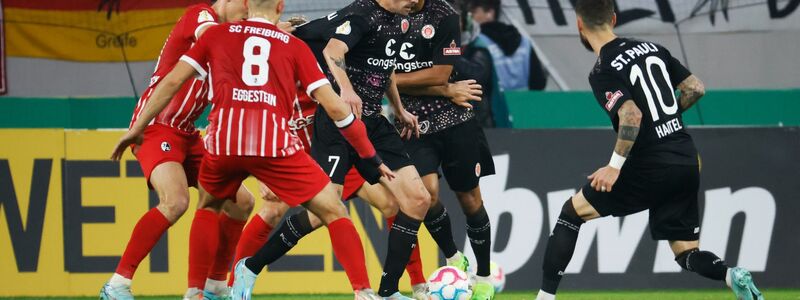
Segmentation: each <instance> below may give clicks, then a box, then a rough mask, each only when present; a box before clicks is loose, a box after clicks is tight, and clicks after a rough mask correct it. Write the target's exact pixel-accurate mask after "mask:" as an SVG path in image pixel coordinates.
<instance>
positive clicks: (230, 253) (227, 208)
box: [203, 185, 255, 298]
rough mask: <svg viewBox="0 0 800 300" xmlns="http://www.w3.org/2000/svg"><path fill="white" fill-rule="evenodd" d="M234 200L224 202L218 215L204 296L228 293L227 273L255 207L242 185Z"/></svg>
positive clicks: (250, 196) (248, 192) (252, 198)
mask: <svg viewBox="0 0 800 300" xmlns="http://www.w3.org/2000/svg"><path fill="white" fill-rule="evenodd" d="M235 200H236V201H225V203H224V204H223V205H222V212H221V213H220V214H219V243H218V246H217V251H216V255H215V257H214V264H213V265H212V266H211V269H210V270H209V272H208V279H206V284H205V288H204V291H203V293H204V294H208V295H211V296H217V297H221V296H224V295H227V294H228V293H229V290H228V284H227V282H226V279H227V275H228V271H229V270H230V266H231V262H232V261H233V258H234V251H235V249H236V247H237V244H238V243H239V240H240V238H241V236H242V229H243V228H244V226H245V223H246V222H247V218H248V217H249V216H250V213H251V212H252V211H253V206H254V205H255V197H254V196H253V194H252V193H250V191H249V190H247V188H246V187H245V186H244V185H242V186H241V187H239V190H238V191H237V192H236V199H235ZM209 298H211V297H209Z"/></svg>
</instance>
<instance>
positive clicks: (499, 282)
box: [489, 262, 506, 293]
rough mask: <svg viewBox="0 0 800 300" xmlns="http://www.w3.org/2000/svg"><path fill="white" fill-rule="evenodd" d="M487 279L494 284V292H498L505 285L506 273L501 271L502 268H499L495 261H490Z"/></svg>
mask: <svg viewBox="0 0 800 300" xmlns="http://www.w3.org/2000/svg"><path fill="white" fill-rule="evenodd" d="M489 272H490V275H489V280H490V281H491V282H492V285H493V286H494V292H495V293H500V292H502V291H503V288H504V287H505V286H506V273H503V268H501V267H500V266H499V265H498V264H497V263H495V262H490V263H489Z"/></svg>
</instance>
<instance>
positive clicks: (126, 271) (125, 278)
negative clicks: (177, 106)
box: [100, 126, 189, 299]
mask: <svg viewBox="0 0 800 300" xmlns="http://www.w3.org/2000/svg"><path fill="white" fill-rule="evenodd" d="M145 136H147V137H148V139H146V140H145V142H143V143H142V145H140V146H137V148H136V150H135V151H134V154H135V155H136V158H137V160H139V163H140V165H141V167H142V172H143V173H144V175H145V178H146V179H147V182H148V183H149V184H150V187H151V188H153V189H154V190H155V191H156V193H157V194H158V197H159V204H158V206H156V207H155V208H152V209H150V210H149V211H148V212H147V213H145V214H144V215H143V216H142V217H141V218H140V219H139V221H138V222H137V223H136V226H135V227H134V229H133V232H131V237H130V240H129V241H128V244H127V246H126V248H125V252H123V254H122V257H121V258H120V261H119V264H118V265H117V269H116V271H115V273H114V275H113V276H112V277H111V279H110V280H109V282H108V283H107V284H106V285H105V286H103V289H102V290H101V292H100V296H101V298H103V299H130V298H131V297H132V296H131V294H130V285H131V279H132V278H133V275H134V273H135V272H136V269H137V268H138V266H139V263H141V261H142V260H143V259H144V258H145V257H146V256H147V254H148V253H150V250H151V249H152V248H153V246H155V244H156V243H157V242H158V240H159V239H160V238H161V236H162V235H163V234H164V232H166V231H167V229H168V228H169V227H170V226H171V225H172V224H174V223H175V222H176V221H177V220H178V219H179V218H180V217H181V216H182V215H183V214H184V213H185V212H186V209H187V208H188V206H189V191H188V186H189V184H188V181H187V178H186V173H185V171H184V168H183V166H182V165H181V163H180V162H182V161H183V160H184V158H185V152H184V150H183V147H182V144H181V140H180V139H179V138H177V137H176V135H175V134H173V132H172V131H171V129H169V128H167V129H165V128H164V127H161V126H149V127H148V128H147V129H146V130H145ZM162 143H167V144H168V145H172V147H171V148H172V149H171V150H172V151H166V150H164V149H162Z"/></svg>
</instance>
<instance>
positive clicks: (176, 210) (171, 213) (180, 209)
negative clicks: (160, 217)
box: [158, 195, 189, 223]
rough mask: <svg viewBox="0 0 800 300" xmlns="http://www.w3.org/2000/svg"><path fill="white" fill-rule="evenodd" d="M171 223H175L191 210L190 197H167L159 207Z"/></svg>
mask: <svg viewBox="0 0 800 300" xmlns="http://www.w3.org/2000/svg"><path fill="white" fill-rule="evenodd" d="M158 206H159V210H161V212H162V213H164V216H165V217H166V218H167V220H169V221H170V222H173V223H174V222H175V221H177V220H178V219H180V217H181V216H183V214H184V213H186V210H187V209H189V195H172V196H170V195H167V197H165V199H163V200H162V201H161V203H160V204H159V205H158Z"/></svg>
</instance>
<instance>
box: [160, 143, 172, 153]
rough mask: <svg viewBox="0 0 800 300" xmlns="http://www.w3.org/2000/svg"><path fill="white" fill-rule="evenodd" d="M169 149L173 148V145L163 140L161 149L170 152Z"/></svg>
mask: <svg viewBox="0 0 800 300" xmlns="http://www.w3.org/2000/svg"><path fill="white" fill-rule="evenodd" d="M169 150H172V146H170V145H169V143H167V142H161V151H164V152H169Z"/></svg>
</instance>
